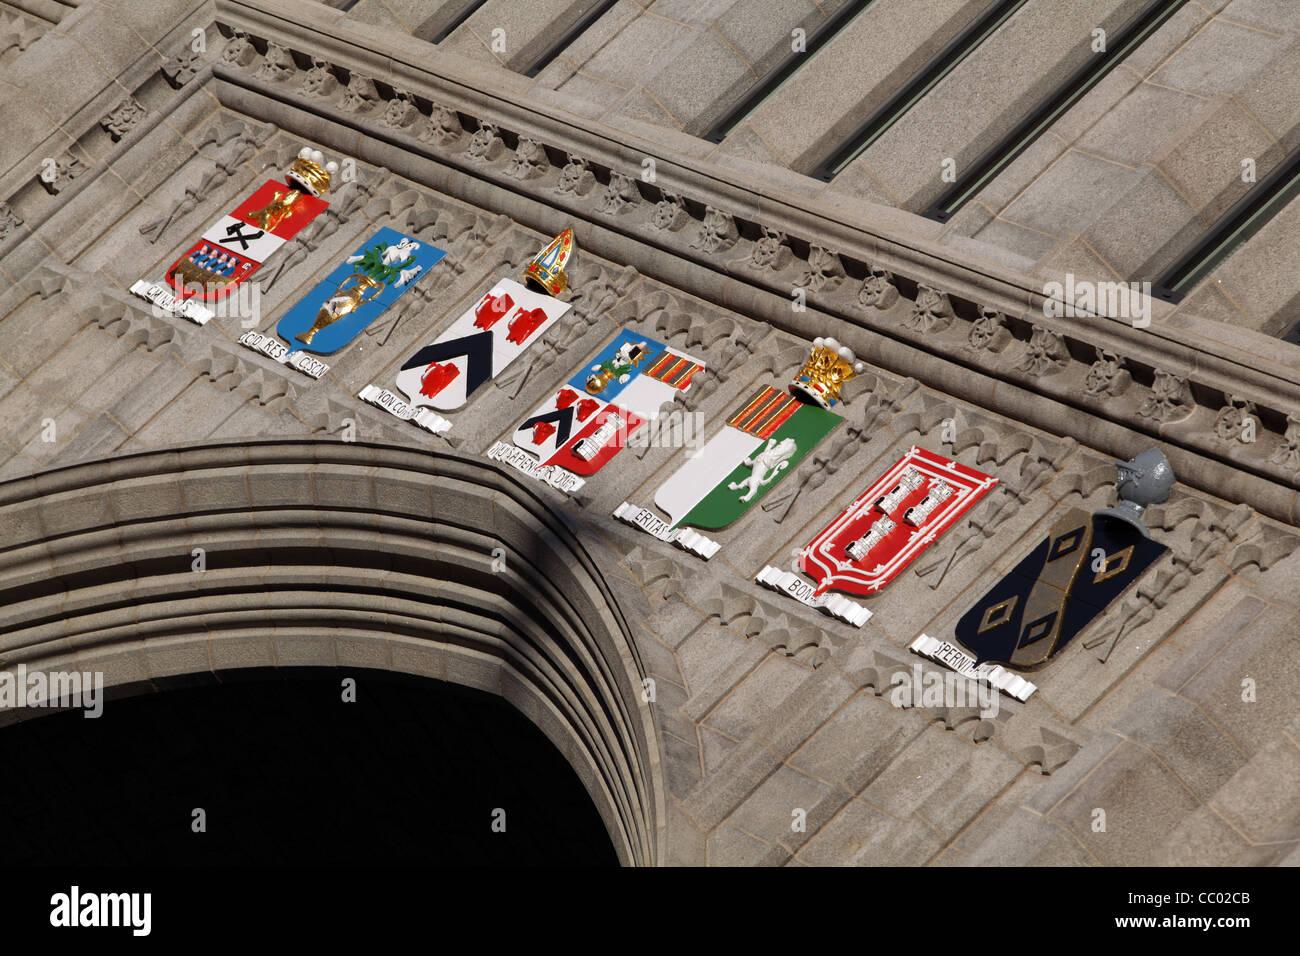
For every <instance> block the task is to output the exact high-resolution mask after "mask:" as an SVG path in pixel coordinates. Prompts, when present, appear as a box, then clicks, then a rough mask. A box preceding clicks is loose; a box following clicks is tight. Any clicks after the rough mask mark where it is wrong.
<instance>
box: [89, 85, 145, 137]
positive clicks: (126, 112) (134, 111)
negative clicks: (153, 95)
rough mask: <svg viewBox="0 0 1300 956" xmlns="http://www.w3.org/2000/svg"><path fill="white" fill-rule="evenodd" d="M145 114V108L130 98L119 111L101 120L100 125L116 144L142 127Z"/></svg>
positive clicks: (114, 111) (116, 110) (119, 107)
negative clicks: (141, 123) (138, 127)
mask: <svg viewBox="0 0 1300 956" xmlns="http://www.w3.org/2000/svg"><path fill="white" fill-rule="evenodd" d="M145 113H146V110H145V108H144V107H143V106H141V105H140V104H139V103H137V102H136V100H135V98H134V97H131V96H128V97H127V98H126V99H125V100H123V101H122V103H121V104H120V105H119V106H118V107H117V109H115V110H113V111H112V112H111V113H109V114H108V115H107V116H105V117H104V118H103V119H102V120H100V121H99V125H100V126H102V127H103V128H104V130H105V131H106V132H107V133H108V135H109V136H111V137H113V142H115V143H116V142H117V141H118V140H120V139H121V138H122V137H123V136H125V135H126V134H127V133H129V132H131V130H133V129H135V128H136V127H137V126H138V125H140V121H141V120H142V119H144V117H145Z"/></svg>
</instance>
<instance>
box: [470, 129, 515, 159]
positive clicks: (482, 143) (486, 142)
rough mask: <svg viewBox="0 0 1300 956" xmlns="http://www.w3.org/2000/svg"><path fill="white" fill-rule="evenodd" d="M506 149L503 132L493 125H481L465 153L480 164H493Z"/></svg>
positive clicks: (471, 138)
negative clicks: (502, 137)
mask: <svg viewBox="0 0 1300 956" xmlns="http://www.w3.org/2000/svg"><path fill="white" fill-rule="evenodd" d="M505 148H506V145H505V143H503V142H502V141H501V131H500V130H499V129H497V127H496V126H494V125H493V124H492V123H480V124H479V128H478V129H477V130H475V131H474V135H473V136H471V137H470V139H469V146H467V147H466V149H465V151H466V152H467V153H469V155H470V156H471V157H472V158H474V159H477V160H479V161H480V162H492V161H493V160H495V159H496V158H497V157H498V156H500V155H501V153H502V152H503V151H504V150H505Z"/></svg>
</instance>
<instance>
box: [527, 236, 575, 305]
mask: <svg viewBox="0 0 1300 956" xmlns="http://www.w3.org/2000/svg"><path fill="white" fill-rule="evenodd" d="M573 250H574V242H573V230H572V229H565V230H564V232H562V233H560V234H559V235H558V236H556V237H555V238H554V239H552V240H551V241H550V242H549V243H547V244H546V248H545V249H543V250H542V251H541V252H539V253H537V255H535V256H534V257H533V259H532V261H531V262H529V263H528V265H527V267H526V268H525V269H524V285H526V286H528V287H529V288H533V289H537V290H538V291H540V292H545V293H546V294H547V295H551V296H557V295H559V294H560V293H561V292H563V291H564V290H565V289H566V288H568V285H569V277H568V276H567V275H565V273H564V268H565V266H567V265H568V264H569V258H570V257H571V256H572V255H573Z"/></svg>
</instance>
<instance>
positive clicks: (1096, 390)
mask: <svg viewBox="0 0 1300 956" xmlns="http://www.w3.org/2000/svg"><path fill="white" fill-rule="evenodd" d="M1132 382H1133V376H1132V375H1130V374H1129V372H1128V369H1126V368H1124V359H1122V358H1120V356H1118V355H1116V354H1115V353H1114V352H1107V351H1106V350H1105V349H1103V348H1101V347H1100V346H1098V348H1097V361H1095V362H1093V363H1092V365H1091V366H1090V367H1089V368H1088V374H1087V375H1086V376H1085V377H1084V380H1083V390H1084V391H1085V392H1087V393H1088V394H1089V395H1092V396H1094V397H1100V396H1102V395H1109V396H1112V397H1114V396H1116V395H1122V394H1123V393H1124V390H1125V389H1127V388H1128V387H1129V385H1130V384H1132Z"/></svg>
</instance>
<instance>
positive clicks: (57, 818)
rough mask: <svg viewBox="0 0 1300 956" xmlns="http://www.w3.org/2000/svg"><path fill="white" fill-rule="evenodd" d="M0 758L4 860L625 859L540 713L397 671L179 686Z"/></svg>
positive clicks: (78, 719) (0, 753) (2, 734)
mask: <svg viewBox="0 0 1300 956" xmlns="http://www.w3.org/2000/svg"><path fill="white" fill-rule="evenodd" d="M346 677H351V678H354V679H355V680H356V683H357V694H356V701H355V702H354V703H345V702H344V701H343V699H342V697H343V690H342V682H343V679H344V678H346ZM0 766H3V767H5V768H6V770H7V771H8V772H7V773H6V782H5V785H4V786H3V787H0V820H4V821H5V824H6V825H5V831H6V836H5V839H4V840H3V841H0V846H3V850H0V863H3V864H17V865H30V864H36V865H41V864H78V865H85V864H90V865H98V864H107V865H180V866H187V865H198V866H202V865H220V864H251V865H272V866H275V865H308V866H339V865H367V864H375V865H414V866H532V865H548V866H556V865H560V866H564V865H573V866H593V865H605V866H608V865H616V864H617V858H616V856H615V853H614V849H613V846H612V844H611V842H610V839H609V835H608V832H607V831H606V829H605V826H604V824H603V823H602V821H601V819H600V816H599V815H598V813H597V812H596V808H595V806H594V805H593V803H592V801H591V798H590V797H589V796H588V794H587V792H586V790H585V789H584V788H583V786H582V784H581V782H580V781H579V779H578V777H577V775H576V774H575V773H574V771H573V769H572V768H571V767H570V766H569V765H568V763H567V761H566V760H565V759H564V757H563V756H562V755H561V754H560V752H559V751H558V750H557V749H556V748H555V746H554V745H553V744H552V743H551V742H550V741H549V740H548V739H547V738H546V737H545V736H544V735H543V734H542V732H541V731H540V730H538V729H537V728H536V727H535V726H534V725H533V724H532V723H531V722H530V721H529V720H528V719H527V718H525V717H524V716H523V715H522V714H520V713H519V712H518V711H516V710H515V709H514V708H513V707H512V706H510V705H509V704H508V703H506V701H504V700H503V699H501V698H499V697H496V696H495V695H492V694H488V693H485V692H482V691H476V690H470V689H467V688H464V687H460V686H457V685H454V684H449V683H446V682H443V681H437V680H431V679H423V678H415V677H407V676H405V675H400V674H394V673H390V672H387V671H377V670H361V669H354V668H348V669H339V670H329V669H320V668H313V669H307V670H284V669H282V670H247V671H235V672H223V673H222V675H221V681H220V682H219V683H218V682H215V681H214V680H212V679H211V678H208V679H207V680H200V679H198V678H193V679H189V680H186V681H181V682H175V681H174V682H170V683H169V687H168V689H166V690H164V691H162V692H161V693H145V694H142V695H139V696H133V697H124V698H117V699H110V700H108V701H107V703H105V705H104V710H103V715H102V716H101V717H99V718H97V719H86V718H85V717H84V716H83V715H82V713H81V712H80V711H65V712H60V713H52V714H49V715H43V716H39V717H35V718H32V719H28V720H24V721H20V722H18V723H15V724H12V725H10V726H7V727H4V728H0ZM195 808H202V809H203V810H204V812H205V814H206V827H207V829H206V832H203V833H196V832H194V831H193V828H192V820H193V810H194V809H195ZM497 808H501V809H503V810H504V811H505V830H504V832H494V831H493V826H492V824H493V819H494V811H495V810H496V809H497Z"/></svg>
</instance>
